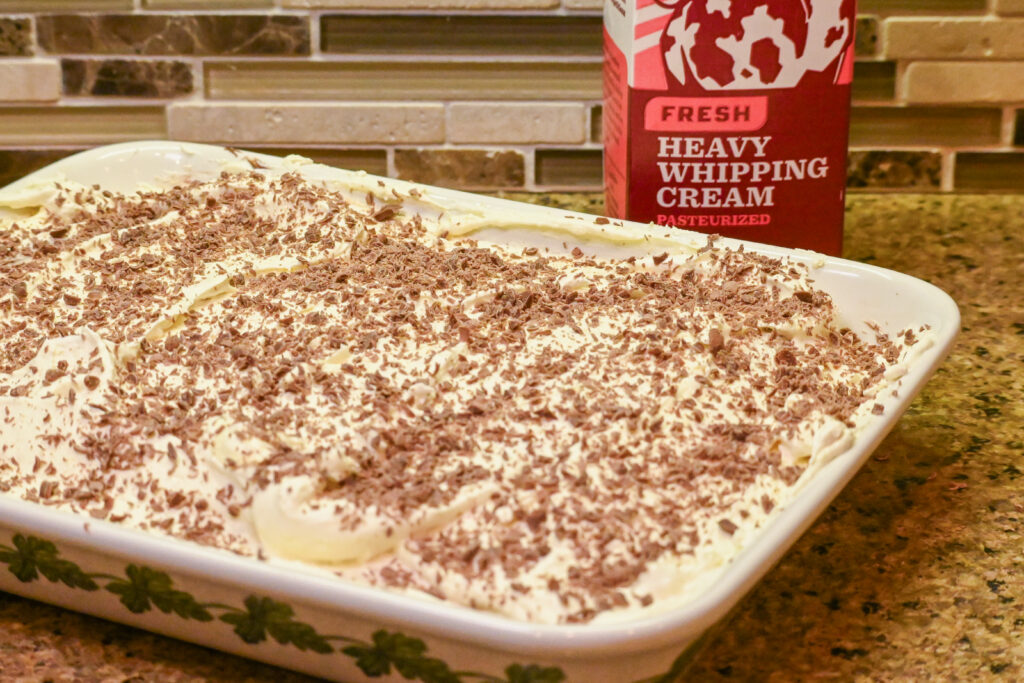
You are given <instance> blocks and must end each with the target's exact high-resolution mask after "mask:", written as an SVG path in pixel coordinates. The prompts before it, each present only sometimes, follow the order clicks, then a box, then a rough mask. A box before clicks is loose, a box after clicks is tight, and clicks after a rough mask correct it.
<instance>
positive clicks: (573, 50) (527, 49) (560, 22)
mask: <svg viewBox="0 0 1024 683" xmlns="http://www.w3.org/2000/svg"><path fill="white" fill-rule="evenodd" d="M320 41H321V42H320V44H321V48H322V49H323V51H324V52H336V53H342V54H413V55H461V54H466V55H477V56H482V55H515V56H519V55H544V56H555V55H558V56H562V55H566V56H577V55H585V56H589V57H598V56H600V55H601V17H597V16H569V17H558V16H521V15H520V16H515V15H499V14H490V15H461V16H460V15H457V14H456V15H451V14H447V15H440V14H439V15H434V16H423V15H416V16H412V15H405V16H402V15H347V14H346V15H327V16H324V17H322V18H321V20H320Z"/></svg>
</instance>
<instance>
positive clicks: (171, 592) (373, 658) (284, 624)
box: [0, 533, 678, 683]
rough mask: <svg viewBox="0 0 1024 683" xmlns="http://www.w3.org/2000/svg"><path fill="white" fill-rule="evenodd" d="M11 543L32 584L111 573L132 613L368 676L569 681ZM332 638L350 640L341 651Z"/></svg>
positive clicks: (446, 682) (10, 564)
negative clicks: (317, 658)
mask: <svg viewBox="0 0 1024 683" xmlns="http://www.w3.org/2000/svg"><path fill="white" fill-rule="evenodd" d="M12 543H13V546H9V545H5V544H3V543H0V564H6V565H7V571H9V572H10V573H11V574H13V575H14V576H15V577H16V578H17V579H18V581H21V582H22V583H31V582H32V581H36V580H38V579H39V577H40V576H42V577H43V578H45V579H46V580H47V581H49V582H51V583H62V584H64V585H65V586H67V587H69V588H80V589H82V590H87V591H95V590H99V588H100V585H99V584H98V583H97V579H99V580H105V581H106V584H105V585H104V586H103V588H104V590H106V591H108V592H110V593H113V594H114V595H116V596H118V599H119V600H120V602H121V604H122V605H124V606H125V608H126V609H128V611H130V612H132V613H134V614H143V613H145V612H148V611H150V610H151V609H153V608H154V607H155V608H156V609H158V610H159V611H161V612H163V613H164V614H176V615H177V616H179V617H181V618H183V619H194V620H196V621H204V622H208V621H213V620H214V615H215V613H217V612H219V613H220V614H219V616H217V619H219V620H220V621H222V622H224V623H225V624H228V625H229V626H232V627H233V629H232V630H233V631H234V632H235V633H236V634H237V635H238V637H239V638H241V639H242V640H243V641H244V642H246V643H250V644H257V643H261V642H263V641H265V640H267V638H268V637H269V638H271V639H273V640H274V641H276V642H278V643H280V644H281V645H291V646H293V647H295V648H297V649H298V650H300V651H302V652H305V651H307V650H309V651H312V652H317V653H320V654H331V653H334V652H341V653H342V654H344V655H346V656H348V657H350V658H351V659H353V660H354V663H355V665H356V666H357V667H358V668H359V670H360V671H362V672H363V673H364V674H365V675H366V676H367V677H369V678H380V677H381V676H387V675H389V674H391V673H392V672H393V671H394V672H397V673H398V674H399V675H401V676H402V677H403V678H406V679H408V680H410V681H421V682H422V683H470V682H471V681H481V682H483V683H563V681H565V680H566V676H565V672H563V671H562V670H561V669H560V668H558V667H545V666H540V665H537V664H525V665H524V664H511V665H509V666H507V667H506V668H505V671H504V674H505V676H504V678H502V677H500V676H493V675H491V674H485V673H481V672H477V671H453V670H452V669H451V667H450V666H448V664H447V663H445V662H444V661H443V660H441V659H438V658H437V657H431V656H429V655H428V653H427V645H426V643H424V642H423V641H422V640H421V639H419V638H412V637H410V636H407V635H405V634H403V633H398V632H393V631H387V630H385V629H379V630H377V631H374V632H373V634H372V635H371V636H370V638H371V639H370V641H369V642H367V641H363V640H359V639H357V638H350V637H348V636H338V635H323V634H321V633H318V632H317V631H316V629H315V628H313V627H312V626H311V625H309V624H306V623H304V622H301V621H297V620H296V619H295V611H294V610H293V609H292V607H291V606H290V605H287V604H285V603H283V602H278V601H277V600H274V599H272V598H269V597H265V596H257V595H250V596H248V597H247V598H246V599H245V601H244V607H241V608H237V607H231V606H229V605H221V604H215V603H210V604H204V603H201V602H199V601H197V600H196V599H195V597H193V596H192V595H191V594H190V593H187V592H185V591H182V590H178V589H176V588H174V582H173V579H171V577H170V575H169V574H167V573H165V572H162V571H158V570H156V569H152V568H150V567H144V566H140V565H137V564H129V565H128V566H127V567H125V570H124V576H123V577H118V576H110V575H109V574H99V573H97V574H89V573H86V572H84V571H83V570H82V569H81V568H80V567H79V566H78V565H77V564H75V563H74V562H72V561H70V560H66V559H63V558H62V557H60V551H59V550H58V548H57V546H56V545H55V544H54V543H53V542H52V541H47V540H45V539H42V538H38V537H36V536H26V535H24V534H20V533H19V534H15V535H14V537H13V539H12ZM331 640H334V641H341V642H344V643H346V644H347V645H346V646H345V647H343V648H340V650H335V648H334V647H332V646H331V644H330V642H329V641H331ZM677 664H678V662H677ZM676 668H677V667H676V666H673V670H672V671H669V672H668V673H667V674H666V676H665V677H659V680H665V679H666V678H667V677H669V676H671V677H672V678H674V677H675V674H676V671H675V669H676Z"/></svg>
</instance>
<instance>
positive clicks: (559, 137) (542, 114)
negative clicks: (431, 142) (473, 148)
mask: <svg viewBox="0 0 1024 683" xmlns="http://www.w3.org/2000/svg"><path fill="white" fill-rule="evenodd" d="M448 123H449V129H448V141H449V142H457V143H458V142H461V143H467V142H468V143H482V144H488V143H493V144H532V143H543V142H548V143H565V144H571V143H581V142H583V141H584V139H585V137H586V133H585V131H584V128H585V127H586V111H585V109H584V107H583V105H582V104H574V103H566V104H559V103H542V102H538V103H530V104H518V103H516V104H512V103H504V102H502V103H494V104H491V103H480V102H455V103H452V104H450V105H449V106H448Z"/></svg>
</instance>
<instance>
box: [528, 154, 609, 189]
mask: <svg viewBox="0 0 1024 683" xmlns="http://www.w3.org/2000/svg"><path fill="white" fill-rule="evenodd" d="M535 156H536V169H535V170H536V182H537V185H538V186H539V187H551V188H568V189H595V188H600V187H601V184H602V183H603V182H604V178H603V176H602V166H601V160H602V155H601V150H599V149H538V150H537V151H536V152H535Z"/></svg>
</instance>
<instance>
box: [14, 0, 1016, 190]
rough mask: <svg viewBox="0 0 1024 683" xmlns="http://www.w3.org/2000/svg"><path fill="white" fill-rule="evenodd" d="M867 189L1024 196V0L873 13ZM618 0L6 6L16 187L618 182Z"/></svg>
mask: <svg viewBox="0 0 1024 683" xmlns="http://www.w3.org/2000/svg"><path fill="white" fill-rule="evenodd" d="M859 11H860V15H859V17H858V21H857V40H856V50H857V55H858V61H857V63H856V65H855V75H854V87H853V98H854V102H853V113H852V122H851V130H850V159H849V166H848V168H849V183H848V184H849V187H850V188H852V189H892V190H906V191H922V190H928V191H952V190H965V191H976V190H1009V191H1024V0H860V2H859ZM601 120H602V119H601V3H600V2H599V1H598V0H212V1H200V0H31V1H29V0H0V185H3V184H5V183H7V182H9V181H11V180H14V179H15V178H17V177H19V176H21V175H24V174H25V173H28V172H29V171H31V170H34V169H35V168H38V167H40V166H43V165H45V164H47V163H50V162H52V161H54V160H56V159H59V158H61V157H62V156H65V155H67V154H70V153H73V152H75V151H78V150H81V149H85V148H87V147H89V146H93V145H98V144H105V143H110V142H120V141H126V140H138V139H149V138H174V139H181V140H192V141H198V142H212V143H224V144H230V145H234V146H236V147H248V148H255V149H261V150H266V151H268V152H270V153H274V154H287V153H298V154H303V155H305V156H309V157H311V158H314V159H316V160H317V161H322V162H324V163H328V164H332V165H337V166H344V167H349V168H362V169H366V170H367V171H369V172H371V173H377V174H384V175H391V176H396V177H402V178H408V179H413V180H418V181H422V182H427V183H435V184H441V185H449V186H453V187H460V188H467V189H481V190H496V189H505V190H526V191H532V190H549V189H585V190H593V189H599V188H600V184H601Z"/></svg>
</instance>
